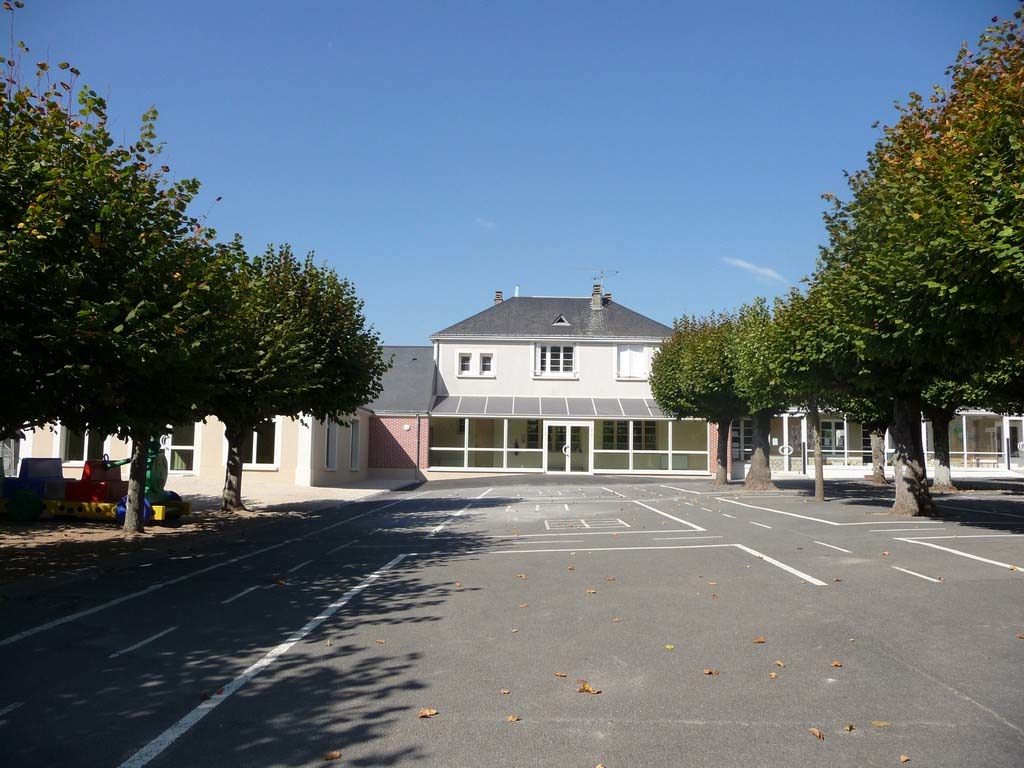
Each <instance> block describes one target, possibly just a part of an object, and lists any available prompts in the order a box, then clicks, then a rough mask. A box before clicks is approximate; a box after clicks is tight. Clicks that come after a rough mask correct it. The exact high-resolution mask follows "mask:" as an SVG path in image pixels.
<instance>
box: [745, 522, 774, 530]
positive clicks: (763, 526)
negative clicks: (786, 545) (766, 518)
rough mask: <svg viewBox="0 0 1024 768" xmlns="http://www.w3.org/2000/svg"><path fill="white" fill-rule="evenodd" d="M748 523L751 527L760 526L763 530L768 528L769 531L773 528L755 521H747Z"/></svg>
mask: <svg viewBox="0 0 1024 768" xmlns="http://www.w3.org/2000/svg"><path fill="white" fill-rule="evenodd" d="M747 522H748V523H750V524H751V525H758V526H760V527H761V528H767V529H769V530H771V526H770V525H765V524H764V523H758V522H755V521H754V520H747Z"/></svg>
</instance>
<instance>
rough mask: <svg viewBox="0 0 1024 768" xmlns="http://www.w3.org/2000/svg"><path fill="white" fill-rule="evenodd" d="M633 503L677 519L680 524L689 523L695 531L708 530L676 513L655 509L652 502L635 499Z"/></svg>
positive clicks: (670, 518) (663, 515) (671, 518)
mask: <svg viewBox="0 0 1024 768" xmlns="http://www.w3.org/2000/svg"><path fill="white" fill-rule="evenodd" d="M633 503H634V504H639V505H640V506H641V507H643V508H644V509H649V510H650V511H651V512H655V513H657V514H659V515H661V516H662V517H667V518H668V519H669V520H675V521H676V522H677V523H679V524H680V525H688V526H689V527H690V528H692V529H693V530H695V531H706V530H707V528H701V527H700V526H699V525H696V524H695V523H691V522H689V521H688V520H683V519H682V518H681V517H676V516H675V515H670V514H669V513H668V512H662V511H661V510H660V509H655V508H654V507H652V506H651V505H650V504H644V503H643V502H642V501H636V500H635V499H634V500H633Z"/></svg>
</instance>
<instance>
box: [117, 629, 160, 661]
mask: <svg viewBox="0 0 1024 768" xmlns="http://www.w3.org/2000/svg"><path fill="white" fill-rule="evenodd" d="M176 629H177V627H176V626H175V627H168V628H167V629H165V630H164V631H163V632H157V633H156V634H155V635H153V636H152V637H147V638H146V639H145V640H140V641H139V642H137V643H136V644H135V645H129V646H128V647H127V648H122V649H121V650H120V651H114V652H113V653H112V654H110V655H109V656H107V658H108V659H116V658H117V657H118V656H123V655H124V654H126V653H131V652H132V651H136V650H138V649H139V648H141V647H142V646H144V645H148V644H149V643H152V642H153V641H154V640H159V639H160V638H161V637H163V636H164V635H166V634H169V633H171V632H173V631H174V630H176Z"/></svg>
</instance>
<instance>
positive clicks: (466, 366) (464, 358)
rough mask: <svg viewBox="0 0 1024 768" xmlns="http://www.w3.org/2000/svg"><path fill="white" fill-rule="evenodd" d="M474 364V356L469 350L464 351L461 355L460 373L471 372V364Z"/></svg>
mask: <svg viewBox="0 0 1024 768" xmlns="http://www.w3.org/2000/svg"><path fill="white" fill-rule="evenodd" d="M472 364H473V356H472V355H470V354H469V353H467V352H463V353H462V354H461V355H459V373H469V372H470V366H471V365H472Z"/></svg>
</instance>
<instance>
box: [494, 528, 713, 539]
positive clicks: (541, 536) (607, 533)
mask: <svg viewBox="0 0 1024 768" xmlns="http://www.w3.org/2000/svg"><path fill="white" fill-rule="evenodd" d="M691 532H694V531H693V530H692V529H691V528H665V529H664V530H653V531H573V532H572V533H520V534H518V535H517V534H512V533H508V534H501V535H492V536H490V538H492V539H530V538H534V539H550V538H551V537H552V536H625V535H627V534H631V533H640V534H643V535H645V536H650V535H651V534H652V533H691Z"/></svg>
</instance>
